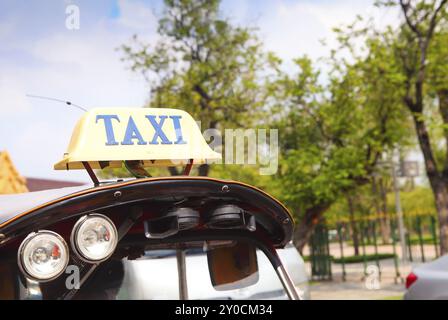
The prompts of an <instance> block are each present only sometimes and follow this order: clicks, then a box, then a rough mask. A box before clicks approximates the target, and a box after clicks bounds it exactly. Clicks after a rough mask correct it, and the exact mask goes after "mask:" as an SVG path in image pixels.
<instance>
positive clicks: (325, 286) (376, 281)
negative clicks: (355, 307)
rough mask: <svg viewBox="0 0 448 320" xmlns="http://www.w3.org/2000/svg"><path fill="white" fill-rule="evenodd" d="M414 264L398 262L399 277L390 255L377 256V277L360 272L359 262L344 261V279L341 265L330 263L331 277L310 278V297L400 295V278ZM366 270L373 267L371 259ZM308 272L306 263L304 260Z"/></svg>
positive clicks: (361, 270)
mask: <svg viewBox="0 0 448 320" xmlns="http://www.w3.org/2000/svg"><path fill="white" fill-rule="evenodd" d="M415 265H417V264H406V265H403V264H402V265H400V269H399V272H400V277H397V275H396V271H395V267H394V262H393V259H387V260H381V265H380V266H381V277H377V276H376V275H375V274H373V273H370V274H369V275H367V276H365V275H364V266H363V264H362V263H354V264H347V265H346V281H342V266H341V265H340V264H336V263H333V264H332V271H333V281H321V282H311V286H310V291H311V299H313V300H335V299H337V300H377V299H388V298H395V299H397V298H399V297H402V296H403V294H404V292H405V287H404V279H405V278H406V276H407V275H408V274H409V272H410V271H411V269H412V267H413V266H415ZM368 266H372V267H371V268H372V269H368V270H370V271H372V270H376V269H375V266H376V265H375V263H374V262H369V263H368ZM307 268H308V272H309V274H310V271H311V270H310V268H311V266H310V264H309V263H307Z"/></svg>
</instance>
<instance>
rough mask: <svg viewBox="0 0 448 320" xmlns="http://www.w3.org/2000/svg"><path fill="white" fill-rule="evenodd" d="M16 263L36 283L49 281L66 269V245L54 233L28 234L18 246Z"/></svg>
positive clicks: (44, 231)
mask: <svg viewBox="0 0 448 320" xmlns="http://www.w3.org/2000/svg"><path fill="white" fill-rule="evenodd" d="M17 259H18V263H19V267H20V269H21V270H22V272H23V273H24V274H25V275H26V276H27V277H28V278H30V279H32V280H36V281H49V280H52V279H54V278H57V277H58V276H60V275H61V274H62V273H63V272H64V270H65V268H66V267H67V264H68V260H69V253H68V247H67V243H66V242H65V241H64V239H63V238H62V237H61V236H60V235H58V234H57V233H55V232H52V231H47V230H41V231H38V232H37V233H34V232H33V233H31V234H29V235H28V236H27V237H26V238H25V239H24V240H23V241H22V243H21V244H20V247H19V251H18V257H17Z"/></svg>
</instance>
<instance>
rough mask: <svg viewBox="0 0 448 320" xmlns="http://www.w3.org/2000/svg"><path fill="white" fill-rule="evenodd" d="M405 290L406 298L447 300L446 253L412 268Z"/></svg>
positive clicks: (447, 263)
mask: <svg viewBox="0 0 448 320" xmlns="http://www.w3.org/2000/svg"><path fill="white" fill-rule="evenodd" d="M406 290H407V291H406V294H405V295H404V299H406V300H448V255H445V256H443V257H440V258H438V259H436V260H434V261H432V262H428V263H425V264H422V265H420V266H418V267H416V268H414V269H413V270H412V272H411V273H410V274H409V275H408V276H407V278H406Z"/></svg>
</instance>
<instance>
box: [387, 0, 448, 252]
mask: <svg viewBox="0 0 448 320" xmlns="http://www.w3.org/2000/svg"><path fill="white" fill-rule="evenodd" d="M447 3H448V1H447V0H441V1H431V2H428V1H419V2H417V3H416V4H414V3H413V2H411V1H404V0H400V2H399V4H400V7H401V10H402V13H403V16H404V19H405V23H404V24H403V25H402V26H401V28H400V33H399V35H398V38H397V39H396V44H395V51H396V54H397V61H399V62H400V66H401V68H402V73H403V75H404V76H405V80H404V83H403V87H404V89H405V91H404V94H403V101H404V104H405V105H406V106H407V108H408V109H409V111H410V112H411V114H412V119H413V121H414V125H415V132H416V134H417V138H418V142H419V145H420V149H421V151H422V153H423V156H424V160H425V169H426V174H427V176H428V180H429V183H430V185H431V188H432V190H433V193H434V198H435V203H436V207H437V212H438V220H439V233H440V247H441V252H442V253H447V252H448V145H447V144H448V134H445V141H444V144H445V150H446V156H445V161H444V163H443V164H440V165H437V160H436V156H435V153H434V147H433V142H432V141H431V137H430V132H429V129H428V126H427V123H426V122H425V114H424V113H425V110H426V109H427V108H428V107H427V104H428V103H427V102H425V99H427V98H428V93H430V91H431V89H428V88H427V86H428V82H429V81H432V83H433V84H436V85H435V87H434V89H435V90H434V91H433V92H435V94H436V95H437V97H438V99H439V101H438V104H439V112H440V115H441V116H442V119H443V123H444V125H445V128H448V127H447V126H448V90H446V88H447V87H446V86H447V84H446V81H445V83H443V81H440V80H441V79H444V80H446V76H447V73H446V71H447V60H446V59H447V57H446V56H444V57H442V56H441V55H440V54H439V53H438V52H442V54H443V51H442V50H440V51H438V50H436V48H437V45H436V46H434V42H435V40H436V39H438V40H439V41H443V39H445V40H446V35H445V34H446V31H445V33H444V34H440V35H437V27H438V26H441V25H443V24H446V5H447ZM445 30H446V29H445ZM439 46H442V47H446V43H443V42H439ZM440 48H441V47H439V49H440ZM445 51H446V49H445ZM445 53H446V52H445ZM429 56H432V57H433V58H434V60H433V61H431V60H430V59H429ZM445 132H448V131H447V130H445Z"/></svg>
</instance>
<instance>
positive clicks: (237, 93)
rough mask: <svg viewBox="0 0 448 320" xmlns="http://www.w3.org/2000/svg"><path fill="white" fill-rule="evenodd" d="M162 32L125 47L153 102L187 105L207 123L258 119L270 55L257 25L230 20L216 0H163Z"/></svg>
mask: <svg viewBox="0 0 448 320" xmlns="http://www.w3.org/2000/svg"><path fill="white" fill-rule="evenodd" d="M158 33H159V35H160V40H159V41H158V43H157V44H156V45H155V46H154V47H152V46H150V45H149V44H145V43H142V42H141V41H140V40H139V38H138V37H137V36H134V38H133V41H132V43H130V44H129V45H124V46H123V47H122V50H123V51H124V53H125V60H126V61H129V62H130V63H131V68H132V69H133V70H135V71H139V72H142V73H143V74H144V75H145V77H146V78H147V79H148V81H149V83H150V85H151V100H150V103H149V106H151V107H157V108H158V107H169V108H179V109H184V110H186V111H188V112H189V113H190V114H192V115H193V116H194V117H195V118H196V119H197V120H200V121H201V125H202V128H207V129H208V128H211V129H215V128H218V127H219V128H221V129H223V128H234V127H235V126H238V127H250V126H251V124H253V123H254V121H255V120H256V119H257V115H258V114H259V113H260V111H261V110H262V108H263V106H264V101H265V95H264V93H263V90H262V86H261V83H260V81H259V77H258V75H259V74H260V73H261V72H265V69H266V64H265V62H266V60H265V58H266V57H267V56H266V55H265V54H264V53H263V52H262V50H261V45H260V42H259V41H258V39H257V37H256V36H255V34H254V30H252V29H249V28H242V27H235V26H232V25H231V24H230V22H229V21H228V20H227V19H225V18H223V17H222V16H221V13H220V11H219V1H218V0H165V10H164V14H163V17H162V18H161V19H160V20H159V29H158ZM171 171H172V173H175V172H174V169H173V168H172V169H171ZM208 172H209V167H208V165H203V166H201V167H200V168H199V174H200V175H207V174H208Z"/></svg>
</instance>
